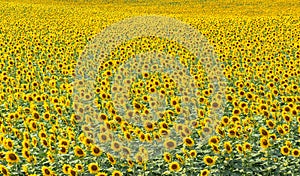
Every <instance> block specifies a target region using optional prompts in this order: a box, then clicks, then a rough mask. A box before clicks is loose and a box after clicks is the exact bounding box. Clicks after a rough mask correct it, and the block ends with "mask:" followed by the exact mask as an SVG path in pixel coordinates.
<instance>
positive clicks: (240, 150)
mask: <svg viewBox="0 0 300 176" xmlns="http://www.w3.org/2000/svg"><path fill="white" fill-rule="evenodd" d="M236 150H237V151H238V152H239V153H243V146H242V145H241V144H237V145H236Z"/></svg>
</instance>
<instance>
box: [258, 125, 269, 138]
mask: <svg viewBox="0 0 300 176" xmlns="http://www.w3.org/2000/svg"><path fill="white" fill-rule="evenodd" d="M259 133H260V135H261V136H262V137H266V138H268V136H269V131H268V130H267V129H266V128H265V127H260V128H259Z"/></svg>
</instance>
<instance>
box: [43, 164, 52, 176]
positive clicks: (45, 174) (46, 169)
mask: <svg viewBox="0 0 300 176" xmlns="http://www.w3.org/2000/svg"><path fill="white" fill-rule="evenodd" d="M51 172H52V171H51V169H50V168H49V167H47V166H42V173H43V176H50V175H51V174H52V173H51Z"/></svg>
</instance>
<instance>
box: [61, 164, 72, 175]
mask: <svg viewBox="0 0 300 176" xmlns="http://www.w3.org/2000/svg"><path fill="white" fill-rule="evenodd" d="M71 168H72V167H71V166H70V165H69V164H64V165H63V167H62V170H63V173H64V174H68V173H69V170H70V169H71Z"/></svg>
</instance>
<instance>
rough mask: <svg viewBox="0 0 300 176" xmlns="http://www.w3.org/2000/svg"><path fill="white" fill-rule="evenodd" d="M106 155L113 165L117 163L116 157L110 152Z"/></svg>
mask: <svg viewBox="0 0 300 176" xmlns="http://www.w3.org/2000/svg"><path fill="white" fill-rule="evenodd" d="M106 156H107V158H108V160H109V162H110V163H111V164H112V165H115V164H116V162H117V161H116V159H115V158H114V157H113V156H112V155H111V154H110V153H106Z"/></svg>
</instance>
